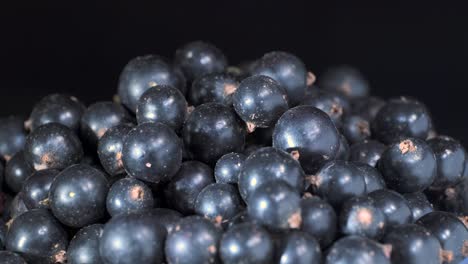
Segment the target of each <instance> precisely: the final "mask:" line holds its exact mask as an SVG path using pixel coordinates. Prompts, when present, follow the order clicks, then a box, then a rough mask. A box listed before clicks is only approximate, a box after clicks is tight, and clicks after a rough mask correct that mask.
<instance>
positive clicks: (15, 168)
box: [5, 151, 34, 193]
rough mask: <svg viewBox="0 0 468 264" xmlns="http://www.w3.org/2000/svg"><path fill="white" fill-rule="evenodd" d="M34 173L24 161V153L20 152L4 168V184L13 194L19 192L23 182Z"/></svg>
mask: <svg viewBox="0 0 468 264" xmlns="http://www.w3.org/2000/svg"><path fill="white" fill-rule="evenodd" d="M33 172H34V169H33V167H32V166H31V165H30V164H29V163H28V162H27V161H26V159H25V156H24V152H23V151H20V152H18V153H16V154H15V155H13V157H12V158H11V159H10V160H9V161H7V163H6V167H5V183H6V185H7V186H8V188H10V190H12V191H13V192H15V193H17V192H19V191H20V190H21V187H22V186H23V183H24V181H25V180H26V179H27V178H28V177H29V176H31V174H32V173H33Z"/></svg>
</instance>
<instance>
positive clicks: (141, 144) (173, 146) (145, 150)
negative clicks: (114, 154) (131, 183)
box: [122, 123, 182, 183]
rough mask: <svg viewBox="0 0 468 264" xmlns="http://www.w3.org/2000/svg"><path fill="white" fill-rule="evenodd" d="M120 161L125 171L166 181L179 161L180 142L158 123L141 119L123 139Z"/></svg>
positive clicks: (148, 179)
mask: <svg viewBox="0 0 468 264" xmlns="http://www.w3.org/2000/svg"><path fill="white" fill-rule="evenodd" d="M122 161H123V165H124V168H125V170H126V171H127V173H128V174H129V175H130V176H132V177H134V178H137V179H140V180H144V181H148V182H154V183H157V182H161V181H168V180H170V179H171V178H172V176H174V174H176V173H177V171H178V170H179V168H180V165H181V163H182V142H181V141H180V139H179V138H178V137H177V134H176V133H175V132H174V131H173V130H172V129H171V128H170V127H168V126H166V125H164V124H161V123H144V124H141V125H138V126H137V127H135V128H133V129H132V130H131V131H130V132H129V133H128V135H127V136H126V137H125V139H124V145H123V150H122Z"/></svg>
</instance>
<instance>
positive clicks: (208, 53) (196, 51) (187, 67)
mask: <svg viewBox="0 0 468 264" xmlns="http://www.w3.org/2000/svg"><path fill="white" fill-rule="evenodd" d="M174 60H175V63H176V65H177V66H178V67H180V68H181V69H182V71H183V72H184V75H185V77H187V80H189V81H193V80H194V79H196V78H199V77H201V76H204V75H207V74H210V73H220V72H223V71H224V70H225V69H226V67H227V66H228V63H227V59H226V57H225V56H224V54H223V53H222V51H221V50H219V49H218V48H216V47H215V46H213V45H212V44H210V43H207V42H203V41H193V42H190V43H187V44H185V45H184V46H183V47H181V48H179V49H177V50H176V53H175V58H174Z"/></svg>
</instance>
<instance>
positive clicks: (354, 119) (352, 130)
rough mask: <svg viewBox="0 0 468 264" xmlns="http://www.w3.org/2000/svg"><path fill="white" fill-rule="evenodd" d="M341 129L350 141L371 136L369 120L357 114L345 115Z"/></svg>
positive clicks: (357, 140) (358, 140)
mask: <svg viewBox="0 0 468 264" xmlns="http://www.w3.org/2000/svg"><path fill="white" fill-rule="evenodd" d="M341 130H342V131H343V135H345V137H346V139H348V141H349V142H351V143H357V142H361V141H363V140H366V139H368V138H369V137H370V136H371V130H370V124H369V122H368V121H367V120H366V119H365V118H363V117H361V116H359V115H348V116H345V118H344V119H343V125H342V127H341Z"/></svg>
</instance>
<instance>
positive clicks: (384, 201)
mask: <svg viewBox="0 0 468 264" xmlns="http://www.w3.org/2000/svg"><path fill="white" fill-rule="evenodd" d="M369 197H371V198H372V199H374V202H375V204H376V206H377V207H378V208H379V209H380V210H381V211H382V212H383V213H384V214H385V218H386V221H387V227H388V228H390V227H393V226H397V225H403V224H406V223H410V222H411V220H412V217H413V215H412V214H411V209H410V208H409V206H408V202H407V201H406V200H405V198H404V197H403V196H402V195H401V194H399V193H397V192H395V191H391V190H388V189H382V190H377V191H373V192H371V193H369Z"/></svg>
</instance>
